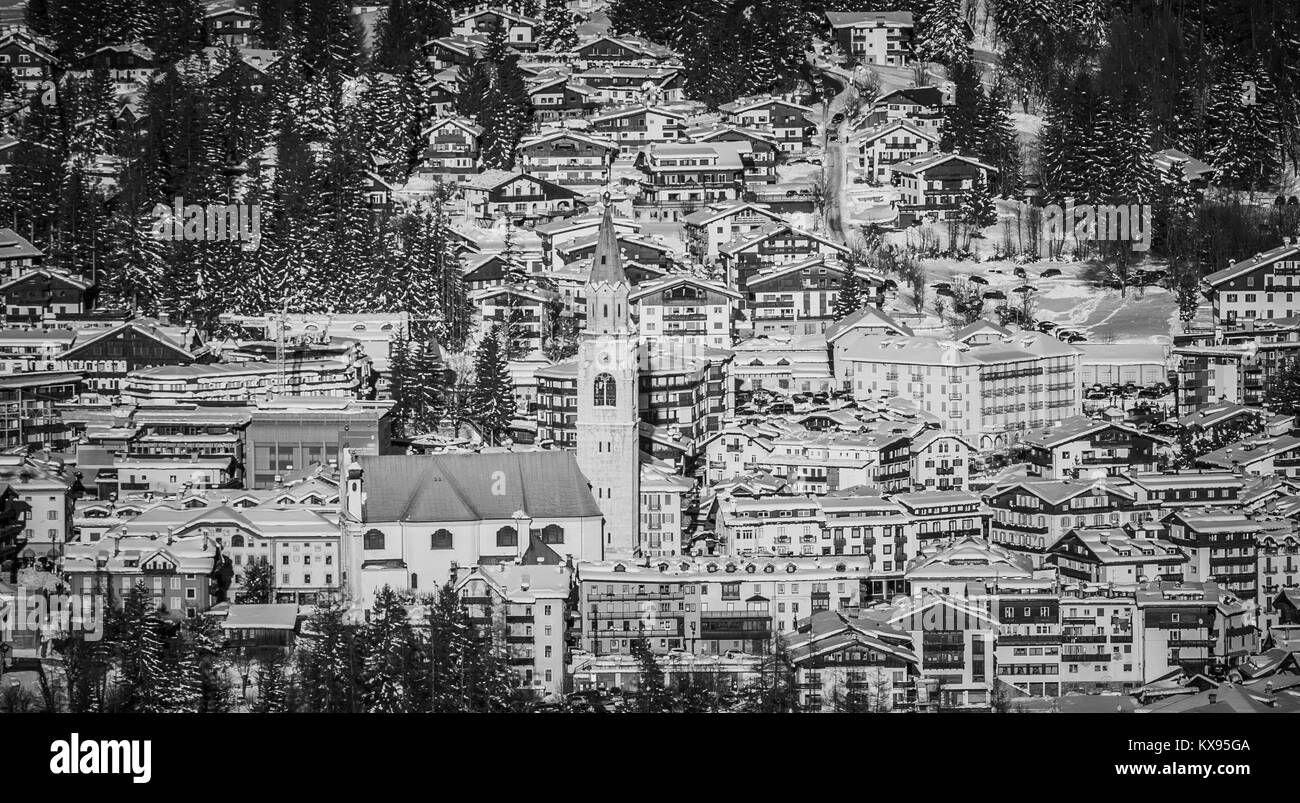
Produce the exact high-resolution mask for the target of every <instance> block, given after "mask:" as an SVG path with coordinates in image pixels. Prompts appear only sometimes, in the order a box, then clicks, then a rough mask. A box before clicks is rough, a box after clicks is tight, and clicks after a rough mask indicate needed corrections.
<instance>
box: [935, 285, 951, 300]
mask: <svg viewBox="0 0 1300 803" xmlns="http://www.w3.org/2000/svg"><path fill="white" fill-rule="evenodd" d="M934 293H935V295H939V296H948V297H949V298H954V297H955V296H954V294H953V292H952V288H951V287H936V288H935V290H934Z"/></svg>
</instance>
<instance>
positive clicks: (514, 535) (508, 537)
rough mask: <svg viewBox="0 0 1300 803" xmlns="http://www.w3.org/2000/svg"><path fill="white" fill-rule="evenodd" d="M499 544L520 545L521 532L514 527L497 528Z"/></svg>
mask: <svg viewBox="0 0 1300 803" xmlns="http://www.w3.org/2000/svg"><path fill="white" fill-rule="evenodd" d="M497 546H519V532H518V531H517V530H515V528H514V527H502V528H501V529H499V530H497Z"/></svg>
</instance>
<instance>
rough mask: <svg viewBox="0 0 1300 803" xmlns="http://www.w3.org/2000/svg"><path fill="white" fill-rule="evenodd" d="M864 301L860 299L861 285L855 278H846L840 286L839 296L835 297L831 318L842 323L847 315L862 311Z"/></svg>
mask: <svg viewBox="0 0 1300 803" xmlns="http://www.w3.org/2000/svg"><path fill="white" fill-rule="evenodd" d="M864 303H865V299H863V297H862V285H861V284H860V283H859V282H858V278H857V277H856V276H852V275H850V276H846V277H844V281H843V282H842V283H841V285H840V291H839V294H838V295H836V296H835V308H834V311H833V312H832V315H831V317H833V318H834V319H835V320H837V321H842V320H844V319H845V318H846V317H848V316H849V315H852V314H853V313H855V312H857V311H858V310H860V309H862V305H863V304H864Z"/></svg>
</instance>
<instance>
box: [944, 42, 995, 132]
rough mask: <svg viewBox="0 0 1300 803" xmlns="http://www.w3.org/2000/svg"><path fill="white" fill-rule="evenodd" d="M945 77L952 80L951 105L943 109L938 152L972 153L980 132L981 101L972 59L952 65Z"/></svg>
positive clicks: (978, 83) (981, 93)
mask: <svg viewBox="0 0 1300 803" xmlns="http://www.w3.org/2000/svg"><path fill="white" fill-rule="evenodd" d="M949 74H950V75H951V76H952V81H953V103H952V104H951V105H948V106H945V107H944V108H943V116H944V122H943V132H942V134H941V135H940V137H939V149H940V150H942V151H945V152H950V153H963V154H970V153H974V152H975V151H976V148H977V146H978V144H979V141H980V136H981V134H982V133H983V132H982V131H981V129H980V123H981V122H983V121H982V120H981V119H980V107H981V105H982V103H984V102H985V101H984V93H983V90H982V88H981V86H980V79H979V72H978V71H977V70H976V67H975V62H974V61H973V60H971V59H969V58H963V59H960V60H958V61H956V62H954V63H953V66H952V69H951V70H949Z"/></svg>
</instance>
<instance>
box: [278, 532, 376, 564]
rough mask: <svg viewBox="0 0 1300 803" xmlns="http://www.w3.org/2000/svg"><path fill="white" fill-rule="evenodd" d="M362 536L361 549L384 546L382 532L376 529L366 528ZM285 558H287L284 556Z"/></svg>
mask: <svg viewBox="0 0 1300 803" xmlns="http://www.w3.org/2000/svg"><path fill="white" fill-rule="evenodd" d="M362 538H363V540H364V543H363V544H362V548H363V549H383V548H384V534H383V533H381V532H380V531H378V530H367V531H366V534H365V535H364V536H362ZM286 560H288V559H287V558H286Z"/></svg>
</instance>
